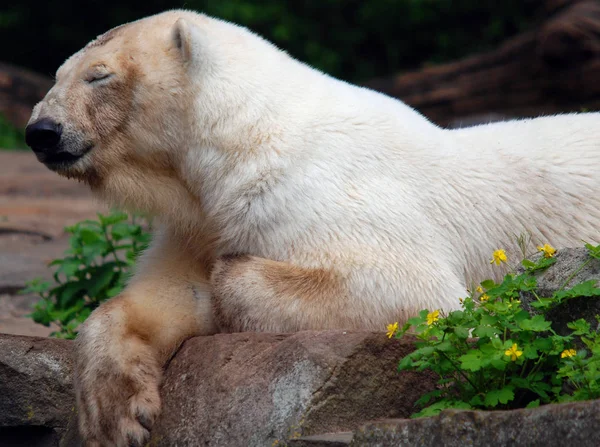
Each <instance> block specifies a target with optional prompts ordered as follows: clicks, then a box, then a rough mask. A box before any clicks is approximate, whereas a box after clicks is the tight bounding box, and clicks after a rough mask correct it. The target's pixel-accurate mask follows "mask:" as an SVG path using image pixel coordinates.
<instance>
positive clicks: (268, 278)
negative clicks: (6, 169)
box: [26, 10, 600, 446]
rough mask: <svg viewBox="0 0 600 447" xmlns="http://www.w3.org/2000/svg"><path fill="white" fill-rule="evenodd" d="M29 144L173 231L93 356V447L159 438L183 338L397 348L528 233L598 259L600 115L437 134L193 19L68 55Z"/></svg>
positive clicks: (144, 263)
mask: <svg viewBox="0 0 600 447" xmlns="http://www.w3.org/2000/svg"><path fill="white" fill-rule="evenodd" d="M26 136H27V142H28V144H29V145H30V146H31V147H32V149H33V150H34V151H35V154H36V156H37V158H38V159H39V161H41V162H43V163H45V164H46V166H47V167H48V168H50V169H52V170H54V171H56V172H57V173H58V174H60V175H63V176H66V177H70V178H75V179H79V180H82V181H84V182H85V183H87V184H88V185H89V186H90V187H91V189H92V190H93V191H94V192H95V193H96V194H97V195H98V196H100V197H102V198H104V199H105V200H107V201H108V202H110V203H111V204H113V205H116V206H119V207H123V208H126V209H130V210H136V211H144V212H146V213H149V214H151V215H153V216H156V217H157V219H158V220H159V221H160V226H159V228H158V230H157V231H156V234H155V235H154V239H153V242H152V244H151V247H150V248H149V249H148V251H147V252H146V253H145V254H144V256H143V258H142V259H141V261H140V262H139V265H138V267H137V272H136V274H135V275H134V277H133V278H132V280H131V281H130V283H129V284H128V286H127V287H126V289H125V290H124V292H123V293H122V294H121V295H119V296H118V297H116V298H114V299H112V300H110V301H109V302H107V303H105V304H103V305H102V306H100V307H99V308H98V309H97V310H96V311H94V312H93V313H92V315H91V316H90V317H89V319H88V320H87V321H86V322H85V324H83V325H82V327H81V330H80V333H79V336H78V340H77V343H76V356H77V373H76V394H77V402H78V408H79V415H80V416H79V417H80V430H81V433H82V435H83V437H84V439H85V440H86V443H87V445H114V446H125V445H141V444H142V443H143V442H144V441H145V440H147V439H148V436H149V430H150V429H151V427H152V424H153V422H154V420H155V418H156V417H157V415H158V414H159V411H160V398H159V384H160V380H161V373H162V367H163V365H164V364H165V362H166V361H167V360H168V359H169V358H170V356H172V355H173V353H174V352H175V351H176V350H177V349H178V347H179V345H180V344H181V343H182V342H183V340H185V339H186V338H188V337H191V336H193V335H202V334H203V335H208V334H214V333H216V332H218V331H282V332H288V331H298V330H304V329H336V328H339V329H341V328H343V329H367V330H383V328H385V325H386V324H387V323H390V322H394V321H401V322H402V321H403V320H405V319H406V318H407V317H409V316H411V315H412V314H414V313H415V312H416V311H418V310H420V309H423V308H429V309H442V310H445V311H447V310H451V309H454V308H456V307H457V306H458V304H459V297H462V296H465V294H466V293H467V288H468V287H469V286H470V285H471V284H473V283H477V282H478V281H480V280H482V279H485V278H487V277H494V276H495V277H497V275H498V274H499V273H503V272H500V270H501V269H499V268H498V267H496V266H493V265H490V262H489V260H490V256H491V253H492V252H493V250H494V249H497V248H505V249H506V251H507V253H508V256H509V259H515V258H516V256H517V252H518V248H517V243H516V240H515V235H518V234H520V233H522V232H529V233H530V234H531V237H532V239H533V242H534V243H536V244H542V243H550V244H552V245H554V246H556V247H563V246H566V245H574V244H579V243H580V240H581V239H586V240H589V241H597V240H598V225H599V224H600V176H599V175H598V171H599V170H600V114H597V113H589V114H570V115H562V116H552V117H544V118H538V119H528V120H519V121H511V122H504V123H495V124H490V125H481V126H477V127H472V128H465V129H458V130H446V129H442V128H440V127H437V126H436V125H434V124H432V123H431V122H429V121H428V120H427V119H426V118H424V117H423V116H421V115H420V114H419V113H418V112H416V111H415V110H413V109H411V108H410V107H408V106H407V105H405V104H403V103H402V102H400V101H398V100H395V99H392V98H389V97H387V96H385V95H382V94H379V93H376V92H374V91H371V90H368V89H365V88H360V87H357V86H353V85H350V84H348V83H346V82H342V81H339V80H336V79H333V78H331V77H329V76H327V75H325V74H323V73H321V72H319V71H317V70H314V69H312V68H310V67H308V66H306V65H304V64H302V63H300V62H298V61H297V60H294V59H293V58H291V57H289V56H288V55H287V54H286V53H285V52H283V51H280V50H278V49H277V48H276V47H274V46H273V45H272V44H270V43H269V42H267V41H265V40H263V39H262V38H260V37H258V36H257V35H255V34H253V33H252V32H250V31H248V30H247V29H244V28H242V27H239V26H236V25H234V24H231V23H227V22H224V21H221V20H217V19H213V18H210V17H207V16H205V15H201V14H197V13H194V12H190V11H182V10H175V11H168V12H165V13H162V14H158V15H155V16H152V17H147V18H144V19H141V20H139V21H136V22H132V23H129V24H126V25H123V26H121V27H118V28H115V29H113V30H111V31H109V32H108V33H106V34H104V35H102V36H100V37H98V38H97V39H96V40H94V41H92V42H91V43H90V44H88V45H87V46H86V47H85V48H83V49H82V50H81V51H79V52H78V53H76V54H75V55H73V56H71V57H70V58H69V59H68V60H67V61H66V62H65V63H64V64H63V65H62V66H61V67H60V68H59V69H58V71H57V73H56V84H55V85H54V87H53V88H52V89H51V90H50V91H49V92H48V94H47V96H46V97H45V98H44V100H43V101H41V102H40V103H39V104H38V105H37V106H36V107H35V109H34V111H33V113H32V117H31V120H30V123H29V125H28V127H27V131H26Z"/></svg>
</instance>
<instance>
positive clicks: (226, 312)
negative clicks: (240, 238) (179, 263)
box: [211, 256, 369, 332]
mask: <svg viewBox="0 0 600 447" xmlns="http://www.w3.org/2000/svg"><path fill="white" fill-rule="evenodd" d="M211 285H212V290H213V306H214V318H215V322H216V324H217V325H218V326H219V327H220V329H221V331H224V332H225V331H227V332H243V331H264V332H294V331H299V330H310V329H314V330H316V329H336V328H338V329H339V328H347V329H351V328H359V327H368V326H369V324H368V323H366V320H365V315H364V314H363V313H362V312H361V311H360V308H359V307H357V306H356V305H352V304H350V301H349V293H348V290H347V289H346V286H345V284H344V279H343V278H342V277H341V276H340V275H339V274H337V273H336V272H334V271H333V270H328V269H322V268H303V267H298V266H295V265H292V264H288V263H285V262H277V261H272V260H269V259H264V258H259V257H253V256H234V257H225V258H221V259H219V260H218V261H217V262H216V264H215V267H214V269H213V271H212V274H211Z"/></svg>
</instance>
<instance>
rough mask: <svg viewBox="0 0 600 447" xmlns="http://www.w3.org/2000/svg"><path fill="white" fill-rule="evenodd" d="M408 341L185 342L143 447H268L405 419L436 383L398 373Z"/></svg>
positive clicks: (282, 338)
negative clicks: (383, 420) (372, 421)
mask: <svg viewBox="0 0 600 447" xmlns="http://www.w3.org/2000/svg"><path fill="white" fill-rule="evenodd" d="M412 349H413V347H412V344H411V343H410V341H406V340H402V341H400V340H389V339H387V338H386V337H385V336H384V335H383V334H374V333H366V332H342V331H325V332H299V333H297V334H260V333H243V334H222V335H216V336H214V337H197V338H194V339H191V340H189V341H188V342H186V343H185V344H184V346H183V347H182V349H181V350H180V351H179V352H178V354H177V356H176V357H175V358H174V359H173V360H172V362H171V363H170V365H169V368H168V370H167V372H166V376H165V381H164V385H163V388H162V394H163V398H164V401H163V411H162V413H161V416H160V417H159V420H158V422H157V425H156V428H155V429H154V430H153V432H152V439H151V443H150V445H152V446H173V445H180V446H184V445H206V446H232V447H233V446H245V447H250V446H260V447H262V446H272V445H273V446H276V445H278V444H279V445H285V442H286V441H287V440H288V439H289V438H295V437H299V436H301V435H311V434H316V433H322V432H331V431H341V430H344V431H347V430H351V429H354V428H356V427H358V426H359V425H360V424H361V423H362V422H364V421H366V420H369V419H373V418H380V417H385V416H383V415H392V414H394V415H396V416H399V417H407V416H408V415H409V414H411V413H412V412H413V411H414V409H413V405H414V402H415V401H416V399H418V398H419V397H420V396H421V395H422V394H423V393H425V392H427V391H429V390H431V389H433V387H434V383H435V380H434V378H433V377H432V376H431V375H429V374H426V373H415V372H402V373H398V371H397V364H398V361H399V360H400V359H401V358H402V357H403V356H404V355H406V354H407V353H409V352H410V351H412Z"/></svg>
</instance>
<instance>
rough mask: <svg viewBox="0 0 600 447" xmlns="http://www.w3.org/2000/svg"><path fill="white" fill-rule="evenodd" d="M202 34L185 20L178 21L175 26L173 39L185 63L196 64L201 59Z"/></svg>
mask: <svg viewBox="0 0 600 447" xmlns="http://www.w3.org/2000/svg"><path fill="white" fill-rule="evenodd" d="M202 37H203V36H202V33H201V32H200V30H199V29H198V28H197V27H196V26H195V25H194V24H193V23H190V22H189V21H187V20H185V19H183V18H182V19H178V20H177V22H175V25H173V29H172V32H171V39H172V41H173V45H174V46H175V48H177V49H178V50H179V52H180V54H181V58H182V60H183V62H186V63H192V64H193V63H194V62H195V61H198V60H199V59H200V53H201V49H202V48H201V47H202V45H201V41H202Z"/></svg>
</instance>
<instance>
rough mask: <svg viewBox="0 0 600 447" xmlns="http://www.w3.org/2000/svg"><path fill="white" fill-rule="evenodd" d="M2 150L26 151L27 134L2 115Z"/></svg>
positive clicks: (0, 144) (0, 146) (0, 116)
mask: <svg viewBox="0 0 600 447" xmlns="http://www.w3.org/2000/svg"><path fill="white" fill-rule="evenodd" d="M0 148H1V149H26V148H27V145H26V144H25V134H24V133H23V131H22V130H21V129H18V128H17V127H15V126H14V125H13V124H12V123H10V121H8V120H7V119H6V117H5V116H4V115H2V114H1V113H0Z"/></svg>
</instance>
